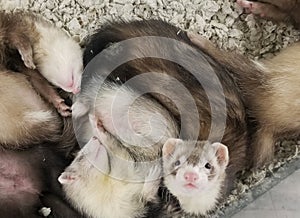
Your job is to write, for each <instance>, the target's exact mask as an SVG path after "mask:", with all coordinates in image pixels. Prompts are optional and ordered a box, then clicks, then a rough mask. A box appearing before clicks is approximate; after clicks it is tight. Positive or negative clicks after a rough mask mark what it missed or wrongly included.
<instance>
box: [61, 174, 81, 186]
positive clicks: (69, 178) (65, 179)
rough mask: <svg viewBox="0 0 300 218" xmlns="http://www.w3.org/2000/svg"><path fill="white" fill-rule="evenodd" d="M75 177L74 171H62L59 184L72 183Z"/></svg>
mask: <svg viewBox="0 0 300 218" xmlns="http://www.w3.org/2000/svg"><path fill="white" fill-rule="evenodd" d="M76 179H77V175H76V174H75V173H74V172H63V173H62V174H61V175H60V176H59V177H58V181H59V183H60V184H62V185H65V184H72V183H73V182H74V181H75V180H76Z"/></svg>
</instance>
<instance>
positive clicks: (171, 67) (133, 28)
mask: <svg viewBox="0 0 300 218" xmlns="http://www.w3.org/2000/svg"><path fill="white" fill-rule="evenodd" d="M142 36H160V37H166V38H169V39H174V40H177V42H178V44H180V43H186V46H185V47H184V49H182V48H179V47H177V45H174V46H172V47H170V51H169V54H172V55H174V56H176V55H177V56H178V57H180V60H181V62H183V63H186V64H187V65H188V67H190V69H193V70H196V75H197V76H200V77H201V78H202V79H203V80H202V81H205V83H206V84H210V85H212V86H211V87H210V89H209V90H206V91H204V89H203V87H202V86H201V84H200V83H199V82H198V81H197V79H196V78H195V77H194V76H193V75H192V74H191V73H190V72H188V70H187V69H184V67H182V66H180V65H179V64H176V63H174V62H171V61H166V60H163V59H156V58H139V59H135V60H132V61H128V62H127V63H125V64H123V65H121V66H119V67H118V68H117V69H114V71H113V72H112V73H110V74H109V75H108V78H109V79H111V80H113V81H121V82H126V81H128V80H130V79H131V78H133V77H135V76H137V75H142V74H143V73H148V72H156V73H160V75H162V76H160V77H158V78H155V77H153V76H152V77H150V78H149V77H148V78H141V79H138V78H137V79H136V80H135V82H134V83H130V84H129V85H130V86H131V87H132V88H134V89H136V90H140V91H144V90H151V91H150V92H151V93H150V94H149V95H150V96H151V97H152V98H154V99H156V100H157V101H158V102H159V103H161V104H162V105H163V106H164V107H165V108H167V109H168V111H169V112H170V113H171V115H172V116H174V117H175V119H176V120H177V122H178V123H179V125H181V137H182V138H184V139H190V138H194V139H195V136H199V137H198V139H199V140H206V139H207V137H208V135H209V133H210V130H211V135H210V136H211V140H212V141H215V140H216V141H218V140H221V139H222V143H224V144H226V145H227V146H228V149H229V153H230V154H231V159H230V163H229V165H228V168H227V175H228V177H227V179H228V182H225V183H226V185H225V187H224V188H225V189H227V190H230V189H231V187H232V185H233V182H232V179H234V178H235V175H236V172H238V171H240V170H242V169H244V168H245V167H246V163H247V128H246V116H245V109H244V104H243V102H242V99H241V94H240V93H239V90H238V88H237V86H236V84H235V81H234V79H233V78H232V76H231V74H229V73H228V72H227V69H226V68H225V67H224V66H220V65H219V64H218V63H217V62H216V61H214V60H213V59H211V58H210V57H208V56H207V55H205V54H204V53H203V52H202V51H201V50H199V49H196V48H195V47H193V45H192V44H191V43H190V40H189V39H188V37H187V36H186V33H185V32H183V31H182V30H180V29H178V28H176V27H174V26H172V25H170V24H167V23H165V22H163V21H160V20H147V21H145V20H144V21H133V22H129V23H126V22H121V23H111V24H108V25H106V26H104V27H103V28H101V29H100V30H98V32H97V33H95V34H94V35H92V36H91V37H89V38H88V40H87V45H86V49H85V52H84V65H87V67H86V71H85V73H86V78H85V76H84V78H83V83H84V81H85V80H87V81H88V77H89V76H90V75H91V74H89V72H95V71H96V70H95V68H94V67H95V62H96V61H99V60H97V58H95V59H94V60H95V62H94V60H92V59H93V58H94V57H95V56H96V55H97V54H99V53H100V52H103V53H105V51H107V53H106V54H107V55H108V58H107V57H106V56H104V58H107V60H106V61H107V62H108V63H111V62H113V61H114V59H113V58H115V55H116V54H119V53H120V54H122V56H121V57H122V58H123V57H124V56H125V57H126V55H128V54H134V55H135V57H141V56H142V55H144V54H147V53H148V52H150V53H151V52H154V53H156V54H164V53H166V52H168V51H165V50H163V49H162V47H163V45H161V44H159V43H157V42H155V40H153V42H152V41H151V46H150V45H149V46H147V43H146V41H145V40H142V41H138V40H136V41H135V40H132V43H131V44H130V46H128V47H125V48H124V47H122V46H121V45H120V44H119V43H118V42H121V41H122V40H127V39H134V38H135V37H142ZM150 38H151V37H150ZM148 40H150V39H148ZM111 44H114V45H112V46H110V45H111ZM109 46H110V47H109ZM166 46H168V45H166ZM107 47H108V50H104V49H105V48H107ZM103 53H102V54H103ZM109 55H110V56H109ZM199 56H200V57H203V58H204V59H205V60H207V62H206V61H203V60H201V61H199ZM88 63H90V64H88ZM105 63H106V62H105ZM211 69H213V72H212V70H211ZM97 70H98V72H99V74H101V73H102V74H103V75H104V76H107V74H106V73H107V72H106V70H107V69H106V68H105V64H104V66H99V69H97ZM167 76H170V77H169V78H167ZM214 76H217V77H218V78H219V80H220V82H221V84H222V88H223V92H224V95H225V96H224V97H225V102H226V105H224V104H223V103H222V97H223V96H222V95H220V93H219V91H220V90H216V88H215V87H214V82H215V80H213V79H212V78H213V77H214ZM163 77H165V79H163ZM170 78H173V79H174V78H175V79H177V81H178V82H179V83H180V84H181V85H182V86H184V87H185V88H187V90H188V92H189V94H190V96H192V100H191V98H190V96H189V95H187V93H183V92H180V91H178V88H176V87H174V86H173V84H172V83H171V79H170ZM211 83H213V84H211ZM86 85H87V86H88V85H89V83H88V82H86ZM84 87H85V85H84V84H83V86H82V88H83V89H84ZM158 93H165V94H170V95H169V96H170V98H168V97H166V96H164V95H163V94H158ZM207 94H211V96H213V97H212V99H209V100H210V101H211V102H209V100H208V98H207ZM194 103H195V104H196V110H197V111H196V113H194V111H192V109H193V104H194ZM210 103H213V105H214V106H213V108H214V109H215V110H216V111H217V112H216V114H215V115H217V117H215V118H216V121H217V122H216V123H215V125H214V126H211V121H212V120H211V119H212V117H211V116H212V114H211V109H212V108H211V104H210ZM224 107H226V109H225V110H224ZM178 108H183V111H179V110H178ZM223 116H225V119H226V125H225V133H224V135H223V134H222V130H223V129H222V127H223V125H222V122H221V120H222V117H223ZM199 117H200V119H199ZM197 125H198V126H200V127H201V128H200V130H199V129H198V128H195V127H196V126H197ZM196 139H197V138H196ZM229 181H230V182H229ZM226 187H228V188H226Z"/></svg>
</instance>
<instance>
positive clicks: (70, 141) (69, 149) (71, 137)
mask: <svg viewBox="0 0 300 218" xmlns="http://www.w3.org/2000/svg"><path fill="white" fill-rule="evenodd" d="M59 144H60V145H59V149H60V150H63V151H64V153H65V154H66V156H69V155H70V154H72V153H73V152H74V151H75V150H77V148H78V143H77V140H76V136H75V131H74V128H73V121H72V118H70V117H64V118H63V129H62V134H61V137H60V141H59Z"/></svg>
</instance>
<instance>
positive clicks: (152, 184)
mask: <svg viewBox="0 0 300 218" xmlns="http://www.w3.org/2000/svg"><path fill="white" fill-rule="evenodd" d="M161 171H162V170H161V166H160V165H155V166H153V167H151V168H150V170H149V173H148V175H147V176H146V178H145V183H144V187H143V191H142V195H143V198H144V199H145V200H146V201H153V200H155V198H156V196H157V191H158V188H159V184H160V175H161Z"/></svg>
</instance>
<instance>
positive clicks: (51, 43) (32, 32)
mask: <svg viewBox="0 0 300 218" xmlns="http://www.w3.org/2000/svg"><path fill="white" fill-rule="evenodd" d="M0 31H1V33H0V37H2V39H3V42H1V43H0V49H1V51H0V52H1V58H2V59H1V64H2V65H4V66H5V65H9V66H10V67H13V68H14V69H13V70H15V69H17V70H18V71H20V72H22V73H24V74H27V75H28V76H29V77H30V81H31V83H32V85H33V86H34V88H35V89H36V91H37V92H39V94H41V95H42V97H44V98H45V99H46V100H48V101H49V102H50V103H53V104H54V106H55V107H56V108H57V109H58V111H59V112H60V113H61V114H62V115H64V116H68V115H70V112H68V110H70V108H69V107H68V106H67V105H66V104H65V103H64V101H63V99H62V98H61V97H59V95H58V94H57V93H56V92H55V90H54V88H53V87H51V86H50V85H48V84H47V83H45V82H44V81H43V77H44V78H45V79H46V80H47V81H48V82H50V83H51V84H52V85H54V86H56V87H59V88H61V89H63V90H64V91H66V92H72V93H74V94H76V93H78V92H79V91H80V83H81V77H82V73H83V61H82V50H81V48H80V46H79V44H78V43H76V42H75V41H74V40H73V39H72V38H71V37H69V36H68V35H67V34H66V33H65V32H64V31H62V30H61V29H59V28H57V27H55V26H54V25H53V24H51V23H50V22H47V21H45V20H44V19H42V18H41V17H38V16H35V15H33V14H29V13H24V12H14V13H6V12H0ZM14 49H15V50H17V51H18V53H19V54H20V56H21V59H22V60H23V62H24V65H25V66H26V67H27V68H28V69H26V70H25V69H24V67H22V66H20V65H21V64H20V61H19V60H18V59H20V58H19V57H18V56H17V55H12V54H13V53H12V50H14ZM6 59H9V60H6ZM29 69H37V70H38V71H39V73H40V74H41V75H42V76H43V77H41V76H39V73H38V72H37V71H33V70H31V71H30V70H29ZM31 77H33V78H31ZM51 89H52V90H51Z"/></svg>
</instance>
